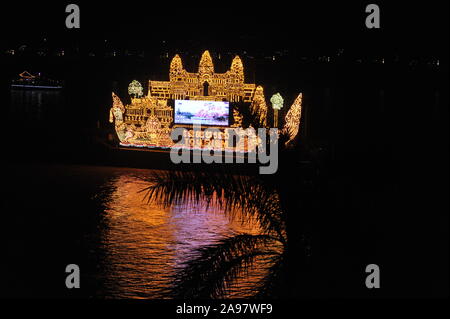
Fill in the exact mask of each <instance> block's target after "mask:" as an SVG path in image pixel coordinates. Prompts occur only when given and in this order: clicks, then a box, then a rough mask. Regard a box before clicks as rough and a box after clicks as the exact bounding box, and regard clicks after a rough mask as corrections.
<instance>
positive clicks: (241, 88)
mask: <svg viewBox="0 0 450 319" xmlns="http://www.w3.org/2000/svg"><path fill="white" fill-rule="evenodd" d="M130 88H131V89H130V90H129V93H130V95H132V98H131V103H130V104H128V105H126V106H124V105H123V104H122V102H121V101H120V98H119V97H118V96H117V95H116V94H114V93H113V106H112V107H111V110H110V121H111V122H114V121H115V128H116V132H117V136H118V137H119V140H120V143H121V145H124V146H135V147H153V146H158V147H171V146H173V144H174V143H173V141H172V140H171V139H170V134H171V132H172V126H173V120H174V114H173V108H172V107H171V106H169V105H168V101H169V100H172V99H178V100H186V99H189V100H203V101H228V102H247V103H250V105H251V108H252V110H253V111H254V112H255V113H256V114H258V115H259V116H260V118H261V119H262V120H263V125H264V126H266V117H267V104H266V100H265V96H264V89H263V87H262V86H256V85H255V84H251V83H245V77H244V66H243V63H242V60H241V58H240V57H239V56H235V57H234V58H233V60H232V62H231V65H230V69H229V70H228V71H226V72H225V73H216V72H215V69H214V63H213V59H212V56H211V54H210V53H209V51H205V52H203V54H202V56H201V59H200V62H199V66H198V71H197V73H191V72H188V71H187V70H186V69H185V68H184V66H183V61H182V59H181V57H180V56H179V55H178V54H176V55H175V56H174V57H173V59H172V60H171V63H170V68H169V80H168V81H149V88H148V94H147V95H145V96H143V95H142V94H141V92H140V90H141V88H142V85H141V84H140V83H139V82H137V81H133V82H132V83H131V84H130ZM233 118H234V124H233V125H231V126H232V127H234V128H240V127H242V115H241V114H240V113H239V112H238V111H237V110H233ZM173 127H177V125H175V126H173ZM222 131H223V129H222Z"/></svg>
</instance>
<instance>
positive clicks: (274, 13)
mask: <svg viewBox="0 0 450 319" xmlns="http://www.w3.org/2000/svg"><path fill="white" fill-rule="evenodd" d="M92 2H93V1H91V2H85V3H81V2H78V4H79V5H80V8H81V29H80V30H67V29H65V25H64V21H65V17H66V13H65V6H66V5H67V4H68V3H71V2H65V1H62V2H59V3H58V4H44V2H36V1H35V2H32V3H30V4H26V3H24V2H16V3H14V4H13V5H12V6H10V7H9V8H8V9H3V10H2V11H1V19H0V21H1V22H0V24H1V30H2V44H1V46H2V47H3V49H5V48H8V47H14V46H17V45H21V44H24V43H29V44H31V43H36V42H38V41H40V40H41V39H42V38H44V37H46V38H48V39H49V42H50V43H52V44H53V45H55V46H64V45H73V44H75V45H81V46H83V45H85V46H88V47H91V46H95V45H98V44H99V43H101V42H102V41H103V40H104V39H108V40H109V41H110V42H111V43H112V45H114V46H117V47H127V48H133V47H134V48H136V49H148V48H152V47H155V46H158V43H161V41H162V40H166V41H167V42H166V43H169V45H171V46H175V47H182V48H186V47H188V46H189V45H190V46H198V45H202V46H205V47H214V48H219V49H222V48H225V49H226V48H230V49H236V48H240V49H246V50H252V49H253V50H260V49H265V50H273V49H284V48H290V49H297V50H299V51H300V52H301V51H302V50H310V51H311V50H312V51H314V50H315V49H324V48H325V49H326V48H331V49H336V48H346V49H350V50H356V51H361V52H364V53H366V54H371V53H374V52H378V51H379V52H383V53H392V54H394V53H400V54H409V55H411V56H434V55H438V56H440V57H441V58H446V56H447V55H448V2H447V1H438V2H436V1H428V2H426V3H425V2H422V3H421V4H416V3H415V2H411V1H389V2H380V1H378V2H375V3H377V4H378V5H379V6H380V9H381V27H382V29H381V30H368V29H366V28H365V24H364V20H365V17H366V13H365V6H366V5H367V4H368V3H370V2H364V1H359V2H356V1H333V2H332V3H331V1H330V2H317V1H314V2H312V1H309V2H306V1H299V2H297V3H295V5H294V3H293V2H268V3H263V2H256V3H251V2H245V3H246V4H245V6H244V5H242V3H243V2H241V3H237V4H236V2H231V1H230V2H209V3H206V4H205V5H204V6H202V5H199V4H197V2H195V3H192V4H191V3H188V4H184V5H177V4H175V3H172V2H170V3H167V4H163V5H159V6H158V5H157V6H151V4H154V3H155V2H153V1H145V2H138V1H132V2H113V1H110V2H97V1H95V4H93V3H92ZM76 3H77V2H76ZM233 3H234V5H232V4H233Z"/></svg>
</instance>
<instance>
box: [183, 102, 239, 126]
mask: <svg viewBox="0 0 450 319" xmlns="http://www.w3.org/2000/svg"><path fill="white" fill-rule="evenodd" d="M229 108H230V105H229V103H228V102H218V101H190V100H176V101H175V124H200V125H220V126H227V125H228V124H229V123H228V122H229Z"/></svg>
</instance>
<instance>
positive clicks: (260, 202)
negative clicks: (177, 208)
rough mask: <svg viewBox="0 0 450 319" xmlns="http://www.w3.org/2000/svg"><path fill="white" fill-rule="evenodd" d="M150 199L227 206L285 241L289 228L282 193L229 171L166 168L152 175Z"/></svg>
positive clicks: (147, 191)
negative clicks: (280, 194) (286, 231)
mask: <svg viewBox="0 0 450 319" xmlns="http://www.w3.org/2000/svg"><path fill="white" fill-rule="evenodd" d="M149 182H150V186H148V187H146V188H145V189H143V190H142V191H143V192H145V198H146V199H147V201H149V202H150V201H153V202H157V203H158V204H160V205H162V206H165V207H169V206H171V205H185V206H189V205H198V204H200V203H206V205H207V207H209V206H211V205H212V206H214V207H217V208H220V209H223V210H224V212H225V213H226V214H228V215H229V216H230V217H231V218H235V217H236V216H237V214H238V213H239V214H241V217H242V220H241V221H242V222H245V221H251V220H257V221H258V222H259V224H260V227H261V228H262V230H263V231H264V232H265V233H275V234H276V235H277V236H278V237H279V239H280V240H281V241H283V242H284V238H285V227H284V220H283V214H282V210H281V206H280V200H279V197H278V194H277V193H276V192H275V191H274V190H272V189H270V188H268V187H267V186H266V185H265V184H264V183H263V182H262V181H261V180H259V179H257V178H255V177H249V176H242V175H232V174H229V173H225V172H221V171H218V172H215V173H210V172H205V171H162V172H154V173H152V174H151V176H150V177H149Z"/></svg>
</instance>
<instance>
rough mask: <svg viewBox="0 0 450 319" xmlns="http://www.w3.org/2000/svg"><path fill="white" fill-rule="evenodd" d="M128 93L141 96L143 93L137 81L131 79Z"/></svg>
mask: <svg viewBox="0 0 450 319" xmlns="http://www.w3.org/2000/svg"><path fill="white" fill-rule="evenodd" d="M128 94H130V95H131V96H133V97H142V96H143V95H144V89H143V88H142V84H141V83H139V81H136V80H133V81H131V83H130V85H129V86H128Z"/></svg>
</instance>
